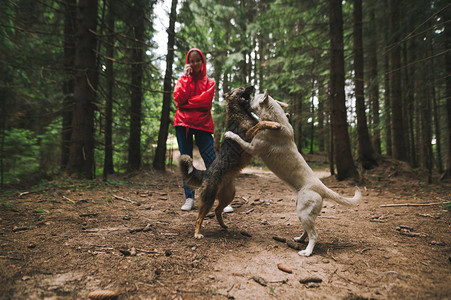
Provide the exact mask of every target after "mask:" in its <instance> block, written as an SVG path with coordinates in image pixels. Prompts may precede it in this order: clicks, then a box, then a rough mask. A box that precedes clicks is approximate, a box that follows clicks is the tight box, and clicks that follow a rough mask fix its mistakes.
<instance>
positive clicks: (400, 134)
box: [389, 0, 408, 161]
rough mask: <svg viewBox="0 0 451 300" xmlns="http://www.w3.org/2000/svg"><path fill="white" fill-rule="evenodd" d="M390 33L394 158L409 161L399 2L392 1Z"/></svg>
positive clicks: (396, 0) (390, 3) (390, 4)
mask: <svg viewBox="0 0 451 300" xmlns="http://www.w3.org/2000/svg"><path fill="white" fill-rule="evenodd" d="M389 6H390V9H389V10H390V21H389V24H390V31H391V33H392V35H393V39H392V40H391V45H390V48H391V49H390V63H391V65H390V91H391V95H390V102H391V131H392V145H393V158H395V159H398V160H402V161H408V157H407V148H406V142H405V134H406V132H405V130H404V119H403V105H402V104H403V103H402V90H401V71H400V70H401V54H400V45H399V40H400V38H399V37H400V34H399V1H398V0H390V2H389Z"/></svg>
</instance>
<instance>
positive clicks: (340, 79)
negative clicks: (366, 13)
mask: <svg viewBox="0 0 451 300" xmlns="http://www.w3.org/2000/svg"><path fill="white" fill-rule="evenodd" d="M329 18H330V19H329V25H330V26H329V29H330V47H331V54H330V59H331V61H330V85H331V86H330V94H331V100H332V113H331V121H332V128H333V131H334V148H335V151H334V152H335V162H336V165H337V179H338V180H343V179H346V178H350V177H352V178H358V176H359V174H358V172H357V169H356V167H355V165H354V161H353V159H352V154H351V146H350V140H349V133H348V123H347V114H346V105H345V91H344V50H343V16H342V2H341V0H329Z"/></svg>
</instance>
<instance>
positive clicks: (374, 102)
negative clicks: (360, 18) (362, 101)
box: [368, 8, 382, 155]
mask: <svg viewBox="0 0 451 300" xmlns="http://www.w3.org/2000/svg"><path fill="white" fill-rule="evenodd" d="M373 9H374V8H373ZM374 23H375V14H374V11H373V10H372V11H371V12H370V24H372V25H370V34H369V39H370V45H369V48H368V50H369V51H368V65H369V71H368V75H369V76H368V77H369V78H368V85H369V88H368V96H369V102H370V106H371V117H372V118H371V120H372V122H371V123H372V133H373V145H374V150H375V151H376V152H377V153H378V154H379V155H380V154H382V149H381V130H380V126H381V125H380V114H379V79H378V76H377V74H378V70H377V68H378V61H377V30H376V26H374Z"/></svg>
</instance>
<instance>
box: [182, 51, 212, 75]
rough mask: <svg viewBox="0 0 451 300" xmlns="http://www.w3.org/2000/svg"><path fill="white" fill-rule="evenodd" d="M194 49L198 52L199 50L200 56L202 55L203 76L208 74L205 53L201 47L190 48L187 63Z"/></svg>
mask: <svg viewBox="0 0 451 300" xmlns="http://www.w3.org/2000/svg"><path fill="white" fill-rule="evenodd" d="M193 51H197V52H199V53H200V56H201V57H202V68H201V70H200V71H201V73H202V75H203V76H206V75H207V69H206V68H205V65H206V63H205V57H204V54H203V53H202V51H200V50H199V49H197V48H191V49H189V51H188V53H187V54H186V62H185V63H186V64H188V58H189V55H190V53H191V52H193Z"/></svg>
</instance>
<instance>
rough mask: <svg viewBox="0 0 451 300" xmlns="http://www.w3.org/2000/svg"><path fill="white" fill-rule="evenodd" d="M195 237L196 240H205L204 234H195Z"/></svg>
mask: <svg viewBox="0 0 451 300" xmlns="http://www.w3.org/2000/svg"><path fill="white" fill-rule="evenodd" d="M194 237H195V238H196V239H198V240H200V239H203V238H204V235H203V234H200V233H195V234H194Z"/></svg>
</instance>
